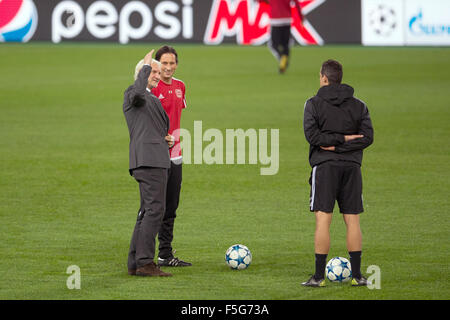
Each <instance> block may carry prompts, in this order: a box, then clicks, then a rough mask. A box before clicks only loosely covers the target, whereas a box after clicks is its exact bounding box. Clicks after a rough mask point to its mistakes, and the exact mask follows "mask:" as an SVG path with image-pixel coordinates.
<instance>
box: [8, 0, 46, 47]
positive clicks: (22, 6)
mask: <svg viewBox="0 0 450 320" xmlns="http://www.w3.org/2000/svg"><path fill="white" fill-rule="evenodd" d="M37 22H38V14H37V10H36V6H35V5H34V3H33V1H32V0H0V42H27V41H28V40H30V39H31V37H32V36H33V34H34V32H35V31H36V27H37Z"/></svg>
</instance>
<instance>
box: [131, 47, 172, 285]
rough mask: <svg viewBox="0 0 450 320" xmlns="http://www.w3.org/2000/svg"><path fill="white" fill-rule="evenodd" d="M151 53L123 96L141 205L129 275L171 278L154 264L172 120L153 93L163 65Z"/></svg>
mask: <svg viewBox="0 0 450 320" xmlns="http://www.w3.org/2000/svg"><path fill="white" fill-rule="evenodd" d="M152 55H153V50H151V51H150V52H149V53H148V54H147V55H146V56H145V57H144V59H142V60H141V61H140V62H139V63H138V65H137V66H136V70H135V81H134V84H133V85H131V86H130V87H128V89H127V90H126V91H125V93H124V102H123V112H124V115H125V119H126V121H127V125H128V131H129V134H130V164H129V171H130V174H131V175H132V176H133V177H134V178H135V179H136V181H137V182H138V183H139V191H140V197H141V206H140V210H139V213H138V217H137V220H136V225H135V228H134V231H133V235H132V238H131V243H130V250H129V253H128V274H130V275H139V276H163V277H166V276H171V274H170V273H165V272H163V271H161V270H160V269H159V267H158V266H157V265H156V264H155V262H154V256H155V238H156V235H157V233H158V231H159V228H160V226H161V222H162V218H163V216H164V211H165V205H166V187H167V170H168V168H170V157H169V147H172V146H173V143H174V139H173V137H172V136H170V135H168V131H169V117H168V116H167V114H166V112H165V111H164V109H163V107H162V105H161V102H160V101H159V100H158V98H157V97H155V96H154V95H153V94H152V93H151V91H150V90H151V89H152V88H154V87H156V86H157V84H158V82H159V80H160V78H161V65H160V63H159V62H158V61H156V60H154V59H152Z"/></svg>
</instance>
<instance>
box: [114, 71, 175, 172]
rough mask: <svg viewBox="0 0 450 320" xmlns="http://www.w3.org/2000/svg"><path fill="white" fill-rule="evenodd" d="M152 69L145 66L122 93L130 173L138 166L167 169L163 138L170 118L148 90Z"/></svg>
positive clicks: (165, 146)
mask: <svg viewBox="0 0 450 320" xmlns="http://www.w3.org/2000/svg"><path fill="white" fill-rule="evenodd" d="M151 70H152V68H151V67H150V66H147V65H144V66H143V67H142V69H141V71H140V72H139V74H138V77H137V79H136V81H135V82H134V84H133V85H131V86H130V87H128V89H127V90H126V91H125V93H124V100H123V113H124V115H125V119H126V121H127V125H128V131H129V133H130V167H129V171H130V174H131V172H132V170H133V169H136V168H139V167H157V168H170V156H169V146H168V145H167V141H166V140H165V139H164V138H165V136H166V135H167V132H168V131H169V117H168V116H167V113H166V112H165V111H164V109H163V107H162V105H161V102H160V101H159V99H158V98H157V97H155V96H154V95H153V94H152V93H151V92H150V91H148V90H147V84H148V77H149V75H150V72H151Z"/></svg>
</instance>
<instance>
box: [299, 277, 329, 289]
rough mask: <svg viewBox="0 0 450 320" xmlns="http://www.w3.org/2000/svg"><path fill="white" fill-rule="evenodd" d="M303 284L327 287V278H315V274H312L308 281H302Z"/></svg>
mask: <svg viewBox="0 0 450 320" xmlns="http://www.w3.org/2000/svg"><path fill="white" fill-rule="evenodd" d="M302 286H305V287H325V279H319V280H316V278H314V276H312V277H311V278H309V280H308V281H306V282H302Z"/></svg>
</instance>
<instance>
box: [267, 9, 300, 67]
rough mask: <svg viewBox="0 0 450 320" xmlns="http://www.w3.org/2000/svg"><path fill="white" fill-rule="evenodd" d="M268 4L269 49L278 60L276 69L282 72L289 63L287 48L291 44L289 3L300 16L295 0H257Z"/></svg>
mask: <svg viewBox="0 0 450 320" xmlns="http://www.w3.org/2000/svg"><path fill="white" fill-rule="evenodd" d="M259 1H260V2H265V3H268V4H269V5H270V40H269V43H268V46H269V49H270V51H271V52H272V54H273V55H274V56H275V58H276V59H277V60H278V71H279V72H280V73H284V72H285V71H286V69H287V67H288V65H289V49H290V46H291V24H292V16H291V5H292V6H295V9H296V10H298V14H299V16H300V17H302V11H301V7H300V4H299V3H298V1H297V0H259Z"/></svg>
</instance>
